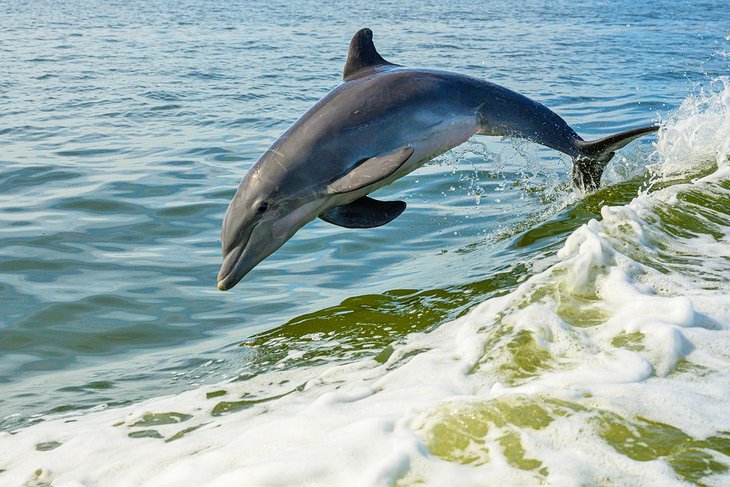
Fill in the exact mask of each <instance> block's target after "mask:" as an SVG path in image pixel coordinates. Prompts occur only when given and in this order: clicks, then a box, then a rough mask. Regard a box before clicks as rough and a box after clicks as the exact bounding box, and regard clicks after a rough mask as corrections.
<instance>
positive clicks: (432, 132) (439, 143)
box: [327, 112, 478, 207]
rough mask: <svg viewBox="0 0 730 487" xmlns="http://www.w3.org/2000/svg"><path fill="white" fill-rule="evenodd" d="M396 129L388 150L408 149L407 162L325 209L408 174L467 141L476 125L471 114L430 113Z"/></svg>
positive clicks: (338, 198)
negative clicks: (379, 179) (425, 118)
mask: <svg viewBox="0 0 730 487" xmlns="http://www.w3.org/2000/svg"><path fill="white" fill-rule="evenodd" d="M425 116H428V117H429V120H428V122H425V120H424V117H425ZM399 128H400V131H399V132H400V134H399V136H398V137H396V140H394V141H392V142H391V143H392V145H393V147H392V150H393V151H395V150H397V149H400V148H403V147H406V146H408V147H412V148H413V149H414V152H413V155H412V156H411V157H410V158H409V159H408V161H407V162H406V163H405V164H404V165H403V166H402V167H401V168H399V169H398V170H397V171H396V172H395V173H393V174H392V175H391V176H389V177H387V178H385V179H383V180H381V181H378V183H376V184H374V185H372V186H369V187H367V188H364V189H362V190H360V191H355V192H352V193H348V194H346V195H339V196H338V197H337V198H335V199H334V200H333V201H331V202H330V204H329V205H327V206H328V207H333V206H339V205H344V204H347V203H349V202H351V201H354V200H356V199H358V198H360V197H362V196H365V195H367V194H368V193H372V192H373V191H376V190H378V189H380V188H382V187H385V186H388V185H389V184H391V183H392V182H393V181H396V180H397V179H400V178H402V177H403V176H405V175H407V174H410V173H411V172H413V171H415V170H416V169H418V168H419V167H421V166H423V165H424V164H426V163H427V162H428V161H430V160H431V159H433V158H434V157H437V156H439V155H441V154H443V153H444V152H447V151H449V150H451V149H453V148H454V147H457V146H459V145H461V144H463V143H464V142H466V141H467V140H469V138H470V137H471V136H472V135H474V134H475V133H476V131H477V129H478V124H477V120H476V117H475V115H474V114H463V115H459V116H454V115H451V114H448V115H446V114H440V113H435V112H431V113H428V114H421V116H419V117H418V119H416V120H414V119H410V120H409V119H406V120H404V122H403V125H402V126H401V127H399Z"/></svg>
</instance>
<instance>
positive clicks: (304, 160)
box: [252, 66, 581, 187]
mask: <svg viewBox="0 0 730 487" xmlns="http://www.w3.org/2000/svg"><path fill="white" fill-rule="evenodd" d="M457 120H470V121H471V122H472V123H473V130H472V132H471V133H470V134H468V135H467V136H466V137H461V134H459V136H457V137H453V139H454V140H453V142H452V141H451V139H449V135H450V134H449V131H448V130H444V129H445V128H446V129H448V127H449V126H450V125H454V126H455V125H456V122H455V121H457ZM462 125H463V124H462ZM437 126H438V133H437V134H435V133H432V132H434V130H433V129H434V127H437ZM462 129H463V127H460V130H462ZM477 132H478V133H482V134H485V135H496V136H513V137H521V138H526V139H529V140H532V141H534V142H536V143H539V144H543V145H546V146H548V147H551V148H553V149H556V150H559V151H562V152H565V153H567V154H570V155H571V156H574V155H575V145H574V141H575V140H581V139H580V137H579V136H578V135H577V134H576V133H575V131H573V129H571V128H570V127H569V126H568V124H567V123H566V122H565V121H564V120H563V119H562V118H560V117H559V116H558V115H557V114H555V113H554V112H552V111H551V110H549V109H548V108H546V107H545V106H543V105H541V104H540V103H537V102H535V101H533V100H531V99H529V98H527V97H525V96H523V95H520V94H519V93H516V92H514V91H511V90H509V89H507V88H504V87H501V86H499V85H496V84H493V83H489V82H487V81H482V80H479V79H476V78H472V77H469V76H464V75H459V74H454V73H448V72H444V71H436V70H425V69H411V68H402V67H392V66H386V67H383V68H380V69H374V70H373V72H372V74H369V75H367V76H364V77H361V78H357V79H355V80H352V81H347V82H344V83H342V84H341V85H339V86H338V87H337V88H335V89H334V90H332V91H331V92H330V93H328V94H327V95H326V96H325V97H324V98H322V99H321V100H320V101H319V102H318V103H317V104H316V105H314V106H313V107H312V108H311V109H310V110H309V111H307V113H305V114H304V115H303V116H302V117H301V118H300V119H299V120H298V121H297V122H296V123H295V124H294V125H293V126H292V127H291V128H290V129H289V130H287V131H286V132H285V133H284V134H283V135H282V137H281V138H280V139H279V140H278V141H277V142H276V143H275V144H274V145H273V146H272V147H271V149H269V151H268V152H267V153H266V154H264V156H263V157H262V158H261V160H260V161H259V164H257V165H260V164H266V165H267V170H266V172H267V175H268V176H269V177H272V172H273V173H277V172H279V173H281V175H282V176H284V174H286V179H287V180H288V181H289V183H290V184H287V186H288V185H291V186H292V187H294V186H298V187H302V186H307V185H309V186H312V185H317V184H324V183H326V182H327V181H328V180H330V179H331V178H333V177H335V176H338V175H341V174H344V173H346V172H348V171H349V170H351V169H352V167H354V165H356V164H357V163H358V162H359V161H361V160H363V159H367V158H370V157H376V156H380V155H383V154H386V153H389V152H392V151H395V150H397V149H398V148H400V147H403V146H407V145H414V144H415V145H417V144H418V142H419V137H421V136H423V137H425V138H430V139H432V138H433V137H434V136H436V137H440V136H443V137H446V139H445V140H444V143H445V145H443V147H441V146H439V147H436V148H435V149H434V150H435V151H436V152H437V153H425V154H420V155H421V156H422V157H428V158H430V157H434V156H436V155H438V154H439V153H442V152H445V151H446V150H449V149H450V148H452V147H453V146H455V145H458V144H460V143H462V142H463V141H464V140H466V138H468V136H470V135H473V134H474V133H477ZM437 145H438V144H437ZM418 159H419V158H418V157H417V158H416V163H421V164H422V163H423V162H425V160H418ZM277 160H279V161H281V164H280V165H281V168H279V169H277V168H276V167H271V166H275V165H276V164H277V162H276V161H277ZM284 161H286V162H284ZM409 169H410V170H412V169H415V167H411V168H409ZM256 170H257V168H256V167H255V168H254V169H253V171H252V172H256ZM401 175H402V174H399V176H401Z"/></svg>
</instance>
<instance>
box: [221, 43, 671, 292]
mask: <svg viewBox="0 0 730 487" xmlns="http://www.w3.org/2000/svg"><path fill="white" fill-rule="evenodd" d="M372 39H373V33H372V31H371V30H370V29H362V30H360V31H359V32H357V33H356V34H355V36H354V37H353V38H352V41H351V43H350V50H349V53H348V56H347V62H346V64H345V69H344V72H343V78H344V82H343V83H342V84H340V85H339V86H337V87H336V88H335V89H334V90H332V91H330V92H329V93H328V94H327V95H325V97H324V98H322V99H321V100H320V101H318V102H317V104H316V105H314V106H313V107H312V108H311V109H309V111H307V113H305V114H304V115H303V116H302V117H301V118H300V119H299V120H297V121H296V123H294V125H292V126H291V127H290V128H289V130H287V131H286V132H284V134H283V135H282V136H281V137H280V138H279V140H277V141H276V142H274V145H272V146H271V148H270V149H269V150H267V151H266V152H265V153H264V155H263V156H261V158H260V159H259V160H258V162H257V163H256V164H255V165H254V166H253V168H251V170H250V171H249V172H248V174H246V176H245V177H244V178H243V181H241V185H240V186H239V188H238V191H237V192H236V195H235V196H234V197H233V201H231V203H230V205H229V207H228V211H227V212H226V216H225V219H224V221H223V228H222V230H221V244H222V248H223V256H224V259H223V265H222V267H221V269H220V272H219V273H218V289H220V290H222V291H225V290H228V289H230V288H232V287H233V286H235V285H236V284H237V283H238V282H239V281H240V280H241V278H242V277H243V276H245V275H246V274H247V273H248V272H249V271H250V270H251V269H253V268H254V267H255V266H256V265H257V264H258V263H259V262H261V261H262V260H264V259H265V258H266V257H268V256H269V255H271V254H272V253H273V252H274V251H276V250H277V249H278V248H279V247H281V246H282V245H283V244H284V242H286V241H287V240H289V239H290V238H291V237H292V236H293V235H294V233H296V232H297V230H299V229H300V228H302V227H303V226H304V225H305V224H306V223H308V222H310V221H312V220H314V219H315V218H317V217H319V218H321V219H322V220H324V221H326V222H329V223H332V224H334V225H339V226H341V227H345V228H372V227H378V226H380V225H385V224H386V223H388V222H390V221H392V220H393V219H395V218H396V217H397V216H398V215H400V214H401V213H402V212H403V210H405V208H406V204H405V202H403V201H378V200H375V199H372V198H370V197H368V196H367V195H368V194H369V193H372V192H373V191H375V190H377V189H379V188H382V187H383V186H386V185H388V184H390V183H392V182H393V181H395V180H396V179H398V178H401V177H403V176H405V175H406V174H408V173H410V172H411V171H414V170H415V169H417V168H419V167H421V166H422V165H423V164H425V163H426V162H427V161H429V160H430V159H433V158H434V157H436V156H438V155H440V154H443V153H444V152H446V151H448V150H449V149H451V148H453V147H456V146H458V145H460V144H462V143H464V142H466V140H467V139H469V138H470V137H471V136H472V135H474V134H479V135H496V136H509V137H521V138H524V139H528V140H531V141H533V142H536V143H538V144H542V145H545V146H547V147H550V148H552V149H555V150H558V151H560V152H563V153H565V154H568V155H569V156H571V157H572V158H573V183H574V184H575V186H577V187H578V188H580V189H583V190H592V189H596V188H598V186H599V184H600V180H601V174H602V173H603V169H604V168H605V167H606V164H607V163H608V161H609V160H611V158H612V157H613V155H614V152H615V151H616V150H618V149H620V148H622V147H623V146H625V145H626V144H628V143H629V142H631V141H632V140H634V139H635V138H637V137H640V136H642V135H644V134H647V133H649V132H654V131H656V130H657V129H658V126H649V127H642V128H638V129H634V130H629V131H627V132H623V133H620V134H617V135H612V136H610V137H606V138H603V139H599V140H593V141H584V140H583V139H581V137H580V136H579V135H578V134H577V133H576V132H575V131H574V130H573V129H572V128H570V126H568V124H567V123H566V122H565V121H564V120H563V119H562V118H560V116H558V115H557V114H556V113H554V112H552V111H551V110H549V109H548V108H547V107H545V106H543V105H541V104H540V103H537V102H536V101H533V100H531V99H529V98H527V97H525V96H523V95H520V94H519V93H515V92H514V91H511V90H508V89H507V88H503V87H501V86H498V85H496V84H493V83H489V82H487V81H482V80H480V79H476V78H471V77H469V76H464V75H461V74H455V73H449V72H446V71H436V70H430V69H414V68H406V67H402V66H399V65H397V64H393V63H390V62H388V61H386V60H385V59H383V58H382V56H380V54H378V52H377V51H376V50H375V45H374V44H373V40H372Z"/></svg>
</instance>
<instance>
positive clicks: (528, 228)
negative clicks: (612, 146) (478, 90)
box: [0, 0, 730, 486]
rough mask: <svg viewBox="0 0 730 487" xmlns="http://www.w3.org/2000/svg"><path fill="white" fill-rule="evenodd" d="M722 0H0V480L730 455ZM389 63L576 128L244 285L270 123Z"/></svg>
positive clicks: (482, 160) (240, 475)
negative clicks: (232, 206) (234, 277)
mask: <svg viewBox="0 0 730 487" xmlns="http://www.w3.org/2000/svg"><path fill="white" fill-rule="evenodd" d="M728 14H730V9H729V7H728V5H727V2H723V1H704V2H699V1H698V2H664V1H659V2H648V3H637V2H627V1H617V2H611V3H610V4H609V5H604V2H595V1H586V2H581V3H580V6H577V5H576V4H575V3H574V2H552V3H550V4H544V3H543V2H531V1H528V2H521V3H520V5H514V4H513V2H483V3H482V2H471V3H469V4H468V5H456V4H454V3H453V2H446V1H432V2H423V3H418V4H407V3H405V2H384V3H377V4H373V5H372V6H370V5H365V4H363V3H362V2H353V3H338V4H336V5H335V4H332V3H325V2H296V3H295V2H280V1H278V0H273V1H269V2H261V3H259V2H241V3H239V2H225V3H223V2H203V1H193V2H187V3H185V4H180V3H177V2H156V3H151V2H116V3H114V2H86V3H83V4H79V3H75V2H60V1H59V2H57V1H37V2H16V1H14V0H9V1H4V2H2V3H0V61H1V62H0V66H1V67H2V71H3V76H0V102H1V103H0V485H2V486H4V485H8V486H16V485H31V486H38V485H54V486H57V485H58V486H61V485H69V486H71V485H73V486H78V485H85V486H86V485H88V486H91V485H154V486H159V485H251V486H259V485H261V486H270V485H368V486H369V485H403V486H405V485H420V484H425V485H435V486H441V485H475V486H477V485H561V486H562V485H565V486H571V485H575V486H583V485H662V486H667V485H686V484H690V485H692V484H695V485H717V486H720V485H728V484H730V409H729V408H728V404H730V297H729V296H730V289H729V288H730V284H729V283H730V162H729V160H728V157H729V156H730V78H729V77H728V76H729V75H730V15H728ZM364 26H368V27H370V28H372V29H373V31H374V33H375V43H376V46H377V47H378V49H379V51H380V52H381V54H382V55H383V56H384V57H385V58H386V59H388V60H390V61H393V62H397V63H399V64H404V65H410V66H424V67H432V68H440V69H448V70H452V71H457V72H462V73H466V74H470V75H473V76H478V77H482V78H485V79H489V80H491V81H494V82H497V83H500V84H503V85H505V86H508V87H510V88H512V89H515V90H517V91H519V92H521V93H524V94H526V95H528V96H530V97H532V98H534V99H536V100H539V101H541V102H543V103H544V104H546V105H547V106H549V107H550V108H552V109H553V110H555V111H556V112H557V113H559V114H560V115H561V116H563V117H564V118H565V119H566V120H567V121H568V122H569V123H570V124H571V126H573V127H574V128H575V129H576V130H577V131H578V132H579V133H580V134H581V135H583V136H584V138H588V139H590V138H595V137H600V136H604V135H607V134H611V133H614V132H618V131H621V130H626V129H629V128H632V127H636V126H641V125H645V124H648V123H651V122H655V121H661V123H662V130H661V131H660V132H659V133H658V134H657V136H656V137H649V138H647V139H646V140H641V141H638V142H636V143H634V144H632V146H630V147H629V148H627V149H626V150H624V151H622V153H621V155H620V156H618V157H616V158H615V159H614V161H612V163H611V165H610V167H609V168H608V170H607V173H606V175H605V176H604V181H605V182H606V185H605V187H604V188H602V189H601V190H599V191H597V192H595V193H593V194H589V195H582V194H577V193H575V192H574V191H573V190H572V188H571V186H570V161H569V160H567V159H566V158H564V157H562V156H560V155H559V154H556V153H554V152H552V151H550V150H547V149H545V148H541V147H538V146H536V145H534V144H528V143H525V142H521V141H515V140H499V139H495V138H476V137H475V138H474V140H473V141H471V142H469V143H467V144H465V145H464V146H462V147H460V148H457V149H455V150H453V151H451V152H450V153H447V154H445V155H444V156H442V157H440V158H438V159H437V160H436V161H434V162H433V163H431V164H429V165H428V166H426V167H424V168H422V169H420V170H419V171H417V172H415V173H413V174H411V175H410V176H408V177H406V178H403V179H401V180H399V181H398V182H396V183H395V184H393V185H392V186H390V187H388V188H386V189H384V190H381V191H379V192H378V196H379V197H382V198H399V199H404V200H405V201H406V202H407V203H408V209H407V210H406V212H405V213H404V214H403V215H402V216H400V217H399V218H398V219H396V220H395V221H393V222H392V223H390V224H388V225H386V226H384V227H381V228H376V229H370V230H357V231H353V230H345V229H342V228H338V227H334V226H331V225H328V224H326V223H324V222H321V221H316V222H313V223H311V224H309V225H307V226H306V227H305V228H304V229H302V230H301V231H300V232H299V233H297V234H296V236H295V237H294V238H293V239H292V240H290V241H289V242H288V243H287V244H286V245H285V246H284V247H283V248H282V249H280V250H279V251H278V252H276V253H275V254H274V255H273V256H271V257H270V258H269V259H267V260H266V261H264V262H263V263H262V264H260V265H259V266H258V267H257V268H256V269H255V270H254V271H253V272H252V273H251V274H250V275H249V276H247V277H246V278H245V279H244V281H242V282H241V283H240V284H239V285H238V286H237V287H236V288H234V289H233V290H232V291H230V292H228V293H221V292H219V291H218V290H217V289H216V286H215V285H216V282H215V277H216V273H217V270H218V267H219V265H220V261H221V255H220V238H219V231H220V224H221V220H222V218H223V214H224V212H225V209H226V207H227V204H228V202H229V201H230V199H231V197H232V196H233V194H234V192H235V189H236V187H237V185H238V183H239V181H240V179H241V178H242V177H243V175H244V174H245V172H246V170H247V169H248V168H249V167H251V165H252V164H253V163H254V162H255V161H256V159H257V158H258V157H259V156H260V155H261V153H262V152H263V151H264V150H266V148H268V147H269V145H270V144H271V143H272V142H273V141H274V140H275V139H276V138H277V137H278V136H279V135H280V134H281V132H283V131H284V130H286V128H288V127H289V125H290V124H291V123H293V122H294V121H295V120H296V119H297V118H298V117H299V116H300V115H301V114H302V113H304V111H306V109H307V108H309V106H311V105H312V104H313V103H314V102H316V100H318V99H319V98H320V97H321V96H323V95H324V94H325V93H326V92H327V91H328V90H329V89H331V88H333V87H334V86H336V85H337V83H338V82H339V80H340V75H341V70H342V66H343V64H344V61H345V56H346V52H347V45H348V43H349V40H350V37H351V35H352V34H353V33H354V32H355V31H356V30H358V29H359V28H362V27H364Z"/></svg>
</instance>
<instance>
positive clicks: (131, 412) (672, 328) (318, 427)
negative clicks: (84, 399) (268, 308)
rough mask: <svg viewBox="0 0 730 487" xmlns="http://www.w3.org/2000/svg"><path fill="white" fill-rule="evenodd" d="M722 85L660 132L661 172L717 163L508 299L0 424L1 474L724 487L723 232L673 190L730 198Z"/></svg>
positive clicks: (619, 210) (610, 225) (566, 253)
mask: <svg viewBox="0 0 730 487" xmlns="http://www.w3.org/2000/svg"><path fill="white" fill-rule="evenodd" d="M721 83H723V88H722V89H720V90H715V91H713V92H712V93H705V94H704V95H702V96H700V97H694V98H690V99H689V100H688V101H687V102H685V104H683V105H682V108H680V110H679V113H678V115H677V117H675V118H674V119H672V121H670V122H669V123H668V124H667V126H666V128H665V129H663V131H662V132H661V134H660V139H659V142H658V144H657V151H658V153H659V155H660V157H661V164H660V165H659V166H657V168H658V170H659V171H660V173H661V174H664V175H666V176H674V175H676V174H679V173H687V172H690V171H696V170H697V168H698V167H702V166H704V165H705V164H707V163H708V162H709V163H710V164H711V165H716V166H718V169H717V170H716V171H715V172H714V173H713V175H712V176H710V177H705V178H703V179H700V180H697V181H694V182H691V183H682V184H676V185H674V186H670V187H667V188H664V189H661V190H658V191H655V192H652V193H648V194H642V195H640V196H638V197H637V198H635V199H634V200H633V201H632V202H631V203H629V204H628V205H626V206H620V207H604V208H603V209H602V211H601V220H600V221H597V220H592V221H590V222H589V223H587V224H585V225H583V226H582V227H580V228H579V229H578V230H576V231H575V232H574V233H573V234H571V235H570V237H569V238H568V239H567V240H566V242H565V244H564V246H563V248H562V249H561V250H560V252H559V253H558V256H557V262H556V263H554V264H552V265H550V266H549V267H547V269H546V270H544V271H542V272H540V273H539V274H536V275H534V276H532V277H531V278H529V279H528V280H526V281H525V282H524V283H522V284H521V285H520V286H519V287H518V288H517V289H516V290H514V291H513V292H511V293H509V294H507V295H505V296H501V297H498V298H494V299H490V300H488V301H486V302H484V303H482V304H481V305H479V306H477V307H476V308H475V309H473V310H472V311H471V312H470V313H469V314H468V315H466V316H464V317H462V318H460V319H458V320H456V321H453V322H450V323H446V324H443V325H442V326H440V327H438V328H437V329H435V330H434V331H432V332H429V333H416V334H412V335H410V336H408V337H407V339H406V340H405V341H404V342H403V343H401V344H398V345H395V346H394V347H393V352H392V354H390V356H389V357H387V360H380V361H376V360H371V359H364V360H358V361H354V362H348V363H338V364H329V365H319V366H306V367H299V368H294V369H288V370H281V371H276V372H269V373H265V374H261V375H259V376H257V377H254V378H253V379H249V380H246V381H239V382H232V383H227V384H222V385H219V386H218V387H213V388H211V387H206V388H201V389H198V390H193V391H189V392H186V393H183V394H180V395H176V396H171V397H165V398H157V399H153V400H150V401H147V402H144V403H140V404H136V405H133V406H130V407H126V408H121V409H113V410H99V411H94V412H90V413H86V414H83V415H79V416H67V417H56V418H47V421H45V422H43V423H41V424H38V425H35V426H32V427H29V428H26V429H24V430H21V431H19V432H16V433H15V434H10V433H0V484H2V485H23V484H27V485H43V483H44V482H46V483H50V482H52V483H53V485H54V486H56V485H58V486H61V485H68V486H72V485H73V486H77V485H155V486H161V485H220V486H224V485H225V486H227V485H251V486H258V485H266V486H274V485H391V484H394V483H402V484H413V483H425V484H427V485H485V484H489V485H499V484H504V485H529V484H541V483H543V484H552V485H565V486H570V485H576V486H577V485H586V484H612V485H675V484H682V483H683V482H686V481H696V480H699V479H701V481H702V482H703V483H706V484H708V485H723V484H724V485H727V483H728V482H730V476H728V473H727V472H728V468H727V467H728V465H730V456H728V446H727V445H728V443H729V442H730V433H729V431H730V408H728V407H727V405H728V404H729V403H730V298H728V295H729V291H730V290H729V289H728V282H729V281H730V250H729V249H730V246H729V245H728V244H730V226H729V225H728V223H729V222H728V216H727V208H712V205H711V204H709V205H707V206H705V207H701V206H699V205H698V204H697V203H696V201H695V200H696V198H694V199H692V198H688V195H693V194H694V195H700V196H702V197H706V198H707V199H708V200H710V201H724V202H727V201H729V200H730V191H729V190H728V189H727V180H728V173H727V167H728V164H727V155H728V154H729V153H730V147H729V146H728V145H727V144H728V142H727V141H729V140H730V122H729V120H730V117H729V116H728V110H727V108H728V106H730V103H729V102H728V99H729V96H730V95H729V94H730V86H728V83H727V80H723V81H721ZM718 132H720V133H719V134H718ZM723 144H724V145H723ZM695 210H697V212H696V213H693V211H695ZM677 214H679V215H684V216H685V217H686V219H687V220H690V221H691V222H692V225H687V226H686V227H682V225H681V222H680V221H674V220H672V218H673V217H672V215H677ZM383 362H384V363H383ZM221 391H225V393H224V395H220V394H223V393H222V392H221ZM207 394H208V395H211V396H216V397H212V398H211V397H208V396H207ZM226 401H228V402H229V403H228V404H224V402H226ZM241 401H248V402H241ZM216 405H217V406H216ZM216 407H217V409H215V408H216ZM221 409H228V410H229V412H228V414H223V415H216V413H218V412H220V411H221ZM723 445H724V446H723ZM692 462H694V463H692ZM688 465H689V467H688Z"/></svg>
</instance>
